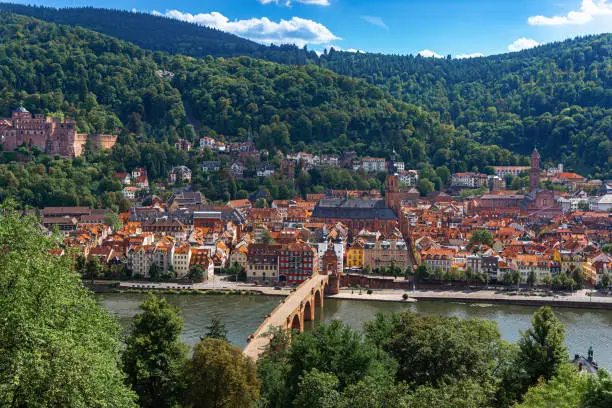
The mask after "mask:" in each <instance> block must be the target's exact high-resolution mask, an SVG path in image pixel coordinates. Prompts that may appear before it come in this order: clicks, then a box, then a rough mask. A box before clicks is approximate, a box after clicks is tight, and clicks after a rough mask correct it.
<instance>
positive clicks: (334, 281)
mask: <svg viewBox="0 0 612 408" xmlns="http://www.w3.org/2000/svg"><path fill="white" fill-rule="evenodd" d="M338 269H339V268H338V255H336V251H334V244H333V243H331V242H330V243H329V245H328V247H327V251H325V253H324V254H323V270H322V271H321V275H327V276H329V281H328V284H327V288H326V292H327V294H328V295H337V294H338V293H340V276H341V275H342V271H340V270H338Z"/></svg>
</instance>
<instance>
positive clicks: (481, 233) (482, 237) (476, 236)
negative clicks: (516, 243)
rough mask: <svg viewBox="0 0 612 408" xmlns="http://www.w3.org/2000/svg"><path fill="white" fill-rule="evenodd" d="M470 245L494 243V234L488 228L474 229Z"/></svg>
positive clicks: (490, 244)
mask: <svg viewBox="0 0 612 408" xmlns="http://www.w3.org/2000/svg"><path fill="white" fill-rule="evenodd" d="M470 245H471V246H474V245H487V246H492V245H493V234H492V233H491V231H487V230H474V231H472V236H471V237H470Z"/></svg>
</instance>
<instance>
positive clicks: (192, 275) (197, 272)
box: [187, 265, 204, 282]
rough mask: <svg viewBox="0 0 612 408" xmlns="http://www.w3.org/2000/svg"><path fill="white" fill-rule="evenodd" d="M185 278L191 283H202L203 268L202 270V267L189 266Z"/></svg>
mask: <svg viewBox="0 0 612 408" xmlns="http://www.w3.org/2000/svg"><path fill="white" fill-rule="evenodd" d="M187 277H188V278H189V280H190V281H191V282H202V280H203V279H204V268H202V265H191V266H190V267H189V272H188V273H187Z"/></svg>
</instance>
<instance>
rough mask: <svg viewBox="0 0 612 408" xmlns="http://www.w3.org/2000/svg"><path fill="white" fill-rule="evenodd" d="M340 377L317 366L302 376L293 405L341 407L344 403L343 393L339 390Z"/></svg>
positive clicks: (315, 407)
mask: <svg viewBox="0 0 612 408" xmlns="http://www.w3.org/2000/svg"><path fill="white" fill-rule="evenodd" d="M338 386H339V381H338V377H336V376H335V375H334V374H331V373H324V372H321V371H319V370H317V369H316V368H313V369H312V370H310V371H308V372H306V373H304V374H303V375H301V376H300V380H299V383H298V390H299V391H298V393H297V395H296V396H295V400H294V401H293V405H295V406H296V407H310V408H339V407H341V406H342V405H343V401H342V395H341V394H340V392H338Z"/></svg>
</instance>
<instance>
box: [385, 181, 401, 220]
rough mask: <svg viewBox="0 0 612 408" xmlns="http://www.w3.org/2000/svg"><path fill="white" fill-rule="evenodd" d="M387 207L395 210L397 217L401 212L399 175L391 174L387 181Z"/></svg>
mask: <svg viewBox="0 0 612 408" xmlns="http://www.w3.org/2000/svg"><path fill="white" fill-rule="evenodd" d="M385 206H386V207H387V208H391V209H393V211H395V214H396V215H397V214H399V212H400V195H399V178H398V177H397V174H389V175H387V179H386V180H385Z"/></svg>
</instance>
